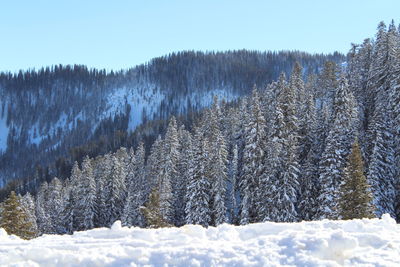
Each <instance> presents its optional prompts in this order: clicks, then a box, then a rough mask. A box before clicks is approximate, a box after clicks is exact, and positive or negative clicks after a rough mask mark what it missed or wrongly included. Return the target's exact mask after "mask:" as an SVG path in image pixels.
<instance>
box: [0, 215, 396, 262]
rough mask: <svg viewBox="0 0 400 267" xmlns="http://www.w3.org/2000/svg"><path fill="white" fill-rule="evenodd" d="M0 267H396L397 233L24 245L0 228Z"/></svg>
mask: <svg viewBox="0 0 400 267" xmlns="http://www.w3.org/2000/svg"><path fill="white" fill-rule="evenodd" d="M0 265H1V266H3V265H12V266H39V265H40V266H144V265H151V266H281V265H284V266H341V265H346V266H400V226H398V225H396V223H395V221H394V220H393V219H391V218H390V217H389V216H388V215H384V216H383V218H382V219H373V220H367V219H365V220H353V221H328V220H324V221H318V222H302V223H259V224H251V225H247V226H232V225H221V226H219V227H217V228H214V227H210V228H208V229H205V228H202V227H200V226H196V225H187V226H184V227H181V228H168V229H159V230H151V229H138V228H126V227H121V223H120V222H116V223H115V224H114V225H113V227H112V228H111V229H107V228H99V229H94V230H90V231H85V232H77V233H75V234H74V235H72V236H68V235H65V236H57V235H45V236H42V237H39V238H36V239H34V240H31V241H24V240H21V239H19V238H17V237H15V236H9V235H7V234H6V233H5V231H4V230H2V229H0Z"/></svg>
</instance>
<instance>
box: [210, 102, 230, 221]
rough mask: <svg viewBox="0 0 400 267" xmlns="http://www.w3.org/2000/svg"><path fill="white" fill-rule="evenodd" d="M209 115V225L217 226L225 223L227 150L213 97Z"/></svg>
mask: <svg viewBox="0 0 400 267" xmlns="http://www.w3.org/2000/svg"><path fill="white" fill-rule="evenodd" d="M208 114H209V143H210V146H209V148H210V151H209V153H210V158H209V164H208V167H209V170H210V177H209V179H210V184H211V199H210V210H211V224H212V225H214V226H218V225H219V224H222V223H224V222H226V220H227V218H226V214H227V210H226V205H225V191H226V181H227V149H226V142H225V138H224V136H223V135H222V131H221V129H220V128H221V127H220V118H221V117H222V116H221V110H220V106H219V103H218V98H217V97H214V103H213V106H212V108H211V110H210V112H209V113H208Z"/></svg>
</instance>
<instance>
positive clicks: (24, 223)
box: [0, 191, 36, 239]
mask: <svg viewBox="0 0 400 267" xmlns="http://www.w3.org/2000/svg"><path fill="white" fill-rule="evenodd" d="M33 227H34V226H33V225H32V222H31V221H30V220H29V217H28V214H27V213H26V211H25V209H24V208H23V206H22V205H21V199H20V197H19V196H17V195H16V194H15V192H14V191H11V193H10V195H9V197H8V198H7V199H6V200H5V201H4V203H3V204H2V212H1V216H0V228H4V230H6V232H7V233H8V234H9V235H17V236H19V237H21V238H23V239H31V238H34V237H35V236H36V233H35V232H34V231H33Z"/></svg>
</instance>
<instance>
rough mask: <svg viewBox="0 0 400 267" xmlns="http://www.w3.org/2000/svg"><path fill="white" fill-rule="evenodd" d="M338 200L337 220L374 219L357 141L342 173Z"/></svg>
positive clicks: (370, 194) (370, 195)
mask: <svg viewBox="0 0 400 267" xmlns="http://www.w3.org/2000/svg"><path fill="white" fill-rule="evenodd" d="M342 180H343V182H342V184H341V186H340V192H339V199H338V215H339V218H341V219H345V220H349V219H361V218H373V217H375V214H374V212H375V207H374V205H373V203H372V199H373V197H372V193H371V189H370V186H369V184H368V182H367V179H366V177H365V175H364V161H363V159H362V156H361V150H360V146H359V144H358V141H355V142H354V144H353V147H352V149H351V153H350V155H349V157H348V162H347V165H346V168H345V170H344V172H343V179H342Z"/></svg>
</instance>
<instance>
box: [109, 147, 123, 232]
mask: <svg viewBox="0 0 400 267" xmlns="http://www.w3.org/2000/svg"><path fill="white" fill-rule="evenodd" d="M125 152H126V151H125ZM125 152H124V151H122V150H121V149H120V150H119V151H117V152H116V153H115V154H114V155H112V156H111V172H110V175H109V176H108V178H107V180H106V184H105V187H106V188H105V191H106V192H107V196H106V198H105V204H106V212H107V219H106V225H107V226H111V225H112V224H113V223H114V222H115V221H116V220H120V219H121V214H122V211H123V208H124V200H125V193H126V187H125V178H126V172H125V171H126V167H125V163H126V161H125V160H126V158H125Z"/></svg>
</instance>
